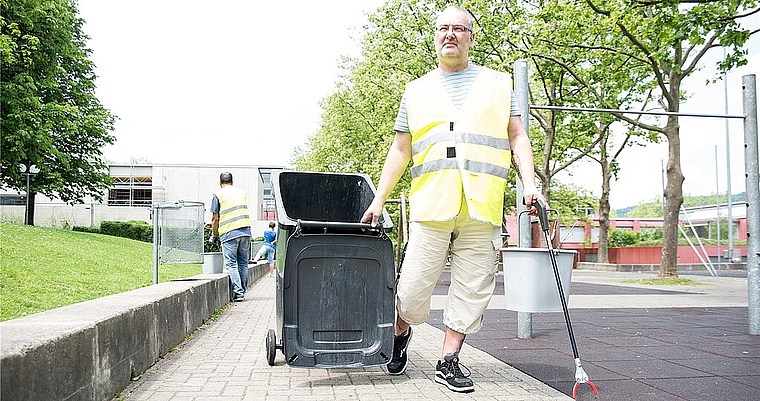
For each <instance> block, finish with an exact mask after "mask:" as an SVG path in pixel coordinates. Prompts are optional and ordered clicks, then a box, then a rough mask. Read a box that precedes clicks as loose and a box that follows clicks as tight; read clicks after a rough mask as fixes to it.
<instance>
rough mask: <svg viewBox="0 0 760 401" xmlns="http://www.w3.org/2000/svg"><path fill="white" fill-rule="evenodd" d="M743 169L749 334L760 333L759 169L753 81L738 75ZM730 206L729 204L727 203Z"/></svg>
mask: <svg viewBox="0 0 760 401" xmlns="http://www.w3.org/2000/svg"><path fill="white" fill-rule="evenodd" d="M742 98H743V103H744V171H745V180H746V185H747V293H748V295H749V297H748V309H749V334H754V335H760V210H759V209H760V188H759V187H758V182H760V172H758V164H759V163H758V150H757V146H758V141H757V82H756V81H755V74H750V75H745V76H743V77H742ZM729 207H730V205H729Z"/></svg>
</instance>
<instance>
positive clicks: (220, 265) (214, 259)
mask: <svg viewBox="0 0 760 401" xmlns="http://www.w3.org/2000/svg"><path fill="white" fill-rule="evenodd" d="M202 255H203V274H221V273H223V272H224V255H223V254H222V253H221V252H207V253H203V254H202Z"/></svg>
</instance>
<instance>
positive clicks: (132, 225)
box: [100, 220, 153, 243]
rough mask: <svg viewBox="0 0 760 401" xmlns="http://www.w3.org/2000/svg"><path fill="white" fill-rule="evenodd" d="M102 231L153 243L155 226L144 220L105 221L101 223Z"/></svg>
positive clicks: (102, 232)
mask: <svg viewBox="0 0 760 401" xmlns="http://www.w3.org/2000/svg"><path fill="white" fill-rule="evenodd" d="M100 233H101V234H105V235H112V236H114V237H124V238H130V239H134V240H137V241H142V242H149V243H153V226H152V225H151V224H150V223H147V222H145V221H142V220H131V221H103V222H101V223H100Z"/></svg>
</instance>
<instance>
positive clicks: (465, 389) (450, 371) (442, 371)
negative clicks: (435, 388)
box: [435, 355, 475, 393]
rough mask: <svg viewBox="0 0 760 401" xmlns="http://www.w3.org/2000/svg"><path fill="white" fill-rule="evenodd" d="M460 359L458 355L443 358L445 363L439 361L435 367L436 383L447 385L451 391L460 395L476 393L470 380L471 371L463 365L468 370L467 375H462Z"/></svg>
mask: <svg viewBox="0 0 760 401" xmlns="http://www.w3.org/2000/svg"><path fill="white" fill-rule="evenodd" d="M459 366H460V365H459V357H458V356H456V355H446V356H445V357H444V358H443V362H441V361H438V365H436V367H435V382H436V383H440V384H443V385H445V386H446V387H448V388H449V390H451V391H456V392H458V393H469V392H471V391H475V386H473V384H472V380H470V369H467V367H466V366H464V365H462V367H463V368H465V369H467V374H466V375H465V374H464V373H462V370H461V369H459Z"/></svg>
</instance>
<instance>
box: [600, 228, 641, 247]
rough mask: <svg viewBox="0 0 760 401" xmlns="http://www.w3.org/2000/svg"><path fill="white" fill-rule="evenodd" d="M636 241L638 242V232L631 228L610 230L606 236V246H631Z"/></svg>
mask: <svg viewBox="0 0 760 401" xmlns="http://www.w3.org/2000/svg"><path fill="white" fill-rule="evenodd" d="M637 242H639V233H637V232H635V231H633V230H612V231H610V234H609V236H608V237H607V246H609V247H610V248H620V247H625V246H633V245H635V244H636V243H637Z"/></svg>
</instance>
